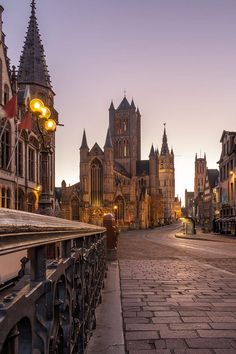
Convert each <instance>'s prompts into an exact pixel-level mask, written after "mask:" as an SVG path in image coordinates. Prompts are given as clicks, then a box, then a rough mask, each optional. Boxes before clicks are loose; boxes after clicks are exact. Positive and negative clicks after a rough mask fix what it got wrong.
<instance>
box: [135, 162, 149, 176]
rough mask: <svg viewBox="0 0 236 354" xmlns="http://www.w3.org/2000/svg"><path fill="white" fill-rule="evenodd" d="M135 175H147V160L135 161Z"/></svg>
mask: <svg viewBox="0 0 236 354" xmlns="http://www.w3.org/2000/svg"><path fill="white" fill-rule="evenodd" d="M136 175H137V176H143V175H146V176H148V175H149V160H139V161H136Z"/></svg>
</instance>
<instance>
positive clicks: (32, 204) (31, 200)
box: [27, 193, 36, 213]
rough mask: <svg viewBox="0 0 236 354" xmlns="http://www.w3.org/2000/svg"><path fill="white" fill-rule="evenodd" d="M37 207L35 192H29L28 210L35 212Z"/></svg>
mask: <svg viewBox="0 0 236 354" xmlns="http://www.w3.org/2000/svg"><path fill="white" fill-rule="evenodd" d="M35 209H36V197H35V194H34V193H29V194H28V198H27V210H28V211H29V212H30V213H34V212H35Z"/></svg>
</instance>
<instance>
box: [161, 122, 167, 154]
mask: <svg viewBox="0 0 236 354" xmlns="http://www.w3.org/2000/svg"><path fill="white" fill-rule="evenodd" d="M168 154H169V147H168V143H167V135H166V123H164V133H163V137H162V147H161V155H168Z"/></svg>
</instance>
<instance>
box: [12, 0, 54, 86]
mask: <svg viewBox="0 0 236 354" xmlns="http://www.w3.org/2000/svg"><path fill="white" fill-rule="evenodd" d="M18 83H19V84H36V85H41V86H44V87H47V88H50V89H51V88H52V86H51V80H50V76H49V72H48V68H47V64H46V60H45V54H44V48H43V44H42V41H41V37H40V33H39V28H38V22H37V18H36V5H35V0H32V1H31V15H30V19H29V25H28V29H27V34H26V38H25V42H24V46H23V51H22V54H21V57H20V64H19V70H18Z"/></svg>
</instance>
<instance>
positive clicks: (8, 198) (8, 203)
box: [6, 188, 11, 209]
mask: <svg viewBox="0 0 236 354" xmlns="http://www.w3.org/2000/svg"><path fill="white" fill-rule="evenodd" d="M10 207H11V190H10V188H7V194H6V208H8V209H10Z"/></svg>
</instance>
